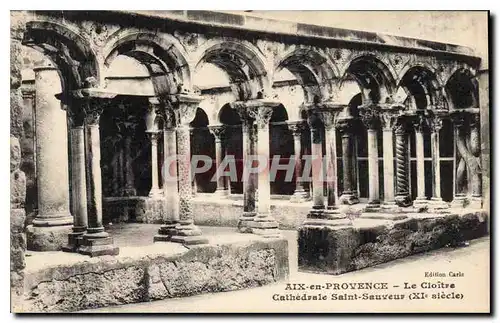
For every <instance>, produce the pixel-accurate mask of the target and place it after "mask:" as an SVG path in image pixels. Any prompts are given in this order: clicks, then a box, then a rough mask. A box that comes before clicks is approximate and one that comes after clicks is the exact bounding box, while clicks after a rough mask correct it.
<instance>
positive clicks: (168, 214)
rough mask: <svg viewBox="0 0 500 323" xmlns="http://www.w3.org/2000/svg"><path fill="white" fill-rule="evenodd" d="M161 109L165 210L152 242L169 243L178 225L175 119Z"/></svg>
mask: <svg viewBox="0 0 500 323" xmlns="http://www.w3.org/2000/svg"><path fill="white" fill-rule="evenodd" d="M162 109H163V120H164V130H163V165H162V172H161V174H162V176H163V196H164V204H163V209H164V210H165V218H164V219H163V220H164V224H163V225H162V226H161V227H160V229H159V230H158V234H157V235H155V237H154V241H155V242H156V241H170V240H171V238H172V236H175V235H176V233H177V231H176V229H175V228H176V226H177V225H178V224H179V219H180V218H179V191H178V186H177V184H178V177H177V147H176V145H177V144H176V142H177V136H176V134H175V117H174V115H173V111H172V110H167V109H164V108H162Z"/></svg>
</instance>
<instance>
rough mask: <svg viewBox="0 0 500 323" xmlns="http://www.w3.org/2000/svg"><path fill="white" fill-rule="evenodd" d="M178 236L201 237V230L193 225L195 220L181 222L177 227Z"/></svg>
mask: <svg viewBox="0 0 500 323" xmlns="http://www.w3.org/2000/svg"><path fill="white" fill-rule="evenodd" d="M175 230H176V231H177V232H176V234H175V235H176V236H183V237H192V236H201V235H203V233H202V232H201V229H200V228H199V227H198V226H197V225H196V224H194V223H193V220H180V221H179V222H178V224H177V225H176V226H175Z"/></svg>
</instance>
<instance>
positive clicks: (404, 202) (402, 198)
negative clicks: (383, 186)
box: [394, 195, 412, 207]
mask: <svg viewBox="0 0 500 323" xmlns="http://www.w3.org/2000/svg"><path fill="white" fill-rule="evenodd" d="M394 201H395V202H396V204H397V205H398V206H399V207H408V206H410V205H412V200H411V198H410V196H409V195H398V196H396V197H395V198H394Z"/></svg>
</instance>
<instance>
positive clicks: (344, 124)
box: [337, 118, 354, 136]
mask: <svg viewBox="0 0 500 323" xmlns="http://www.w3.org/2000/svg"><path fill="white" fill-rule="evenodd" d="M353 125H354V119H353V118H340V119H339V120H338V122H337V129H339V131H340V134H341V135H342V136H347V135H350V134H351V132H352V130H353Z"/></svg>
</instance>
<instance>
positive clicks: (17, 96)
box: [10, 88, 23, 137]
mask: <svg viewBox="0 0 500 323" xmlns="http://www.w3.org/2000/svg"><path fill="white" fill-rule="evenodd" d="M22 117H23V105H22V94H21V89H19V88H18V89H11V90H10V133H11V134H12V135H14V136H16V137H22V135H23V122H22Z"/></svg>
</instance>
